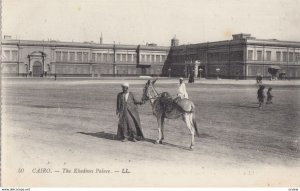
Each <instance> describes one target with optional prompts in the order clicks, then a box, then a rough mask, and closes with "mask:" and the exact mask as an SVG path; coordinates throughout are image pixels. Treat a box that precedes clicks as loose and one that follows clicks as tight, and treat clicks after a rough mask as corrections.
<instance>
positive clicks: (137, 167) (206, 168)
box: [1, 77, 300, 186]
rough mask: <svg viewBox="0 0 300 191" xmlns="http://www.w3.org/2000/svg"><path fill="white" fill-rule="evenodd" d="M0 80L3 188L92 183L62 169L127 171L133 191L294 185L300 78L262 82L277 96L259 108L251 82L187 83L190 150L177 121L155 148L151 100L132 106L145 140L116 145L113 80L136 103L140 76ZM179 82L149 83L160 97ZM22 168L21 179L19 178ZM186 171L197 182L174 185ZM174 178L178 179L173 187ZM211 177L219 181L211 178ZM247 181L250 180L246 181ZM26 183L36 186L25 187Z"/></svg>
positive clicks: (299, 152) (121, 181)
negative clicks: (194, 131) (193, 132)
mask: <svg viewBox="0 0 300 191" xmlns="http://www.w3.org/2000/svg"><path fill="white" fill-rule="evenodd" d="M1 80H2V141H3V142H4V143H5V145H4V146H3V147H2V152H3V155H2V156H3V158H2V161H3V162H4V164H3V169H2V170H3V172H5V173H7V175H9V176H5V177H3V180H2V181H3V182H5V183H7V185H9V184H10V183H14V185H19V186H22V185H25V184H26V186H41V185H45V184H46V185H47V184H49V185H51V184H52V183H53V184H54V183H55V185H56V186H67V185H68V183H70V182H72V185H73V186H76V185H77V182H78V185H85V186H95V182H97V179H99V176H95V175H94V174H91V173H87V174H86V175H84V176H83V175H82V176H77V175H76V174H74V173H72V174H67V173H63V172H68V170H69V171H72V172H73V171H74V169H79V170H81V171H84V170H85V171H89V172H91V170H92V171H93V172H96V169H98V171H99V172H100V170H101V169H102V171H103V172H104V171H105V172H114V173H117V172H118V171H120V172H121V171H122V170H124V168H126V169H127V170H128V171H130V172H131V173H130V174H129V175H128V176H131V178H132V180H139V182H138V183H135V184H136V185H137V186H138V185H139V184H140V185H146V186H147V185H148V186H151V185H153V184H155V185H158V186H159V185H160V186H166V185H170V184H172V185H177V186H199V185H201V186H210V185H214V186H216V185H222V186H226V185H231V186H232V185H236V186H239V185H240V186H247V185H248V186H251V185H256V186H268V184H269V185H270V186H284V185H283V184H281V181H278V180H279V179H280V180H282V177H286V179H284V180H282V181H283V182H285V183H290V184H294V183H295V182H297V181H296V180H295V177H297V176H298V175H299V173H298V172H299V171H297V170H295V169H299V168H300V149H299V148H300V145H299V144H300V138H299V137H300V129H299V124H300V123H299V122H300V116H299V115H300V103H299V95H300V82H299V81H293V80H285V81H264V82H263V83H264V84H265V86H266V87H273V95H274V99H273V104H270V105H263V108H262V109H259V108H258V101H257V98H256V97H257V85H256V81H255V80H205V79H201V80H199V79H197V80H196V81H195V83H194V84H188V83H186V87H187V91H188V93H189V98H190V99H191V100H192V101H193V102H194V103H195V106H196V112H195V113H196V121H197V123H198V130H199V134H200V137H196V138H195V149H194V150H193V151H191V150H189V148H188V146H189V142H190V133H189V131H188V129H187V128H186V126H185V124H184V122H183V121H182V120H166V123H165V140H164V143H163V144H154V142H155V140H156V139H157V136H158V132H157V122H156V118H155V117H154V116H153V115H152V111H151V105H150V103H149V102H147V103H145V104H144V105H141V106H139V113H140V119H141V124H142V128H143V130H144V134H145V137H146V139H145V141H141V142H140V141H139V142H125V143H123V142H121V141H119V140H117V139H116V133H117V123H118V118H117V116H116V114H115V111H116V98H117V94H118V93H119V92H120V91H121V87H120V84H121V83H122V82H124V81H126V82H129V84H130V88H129V89H130V91H131V92H133V93H134V94H135V96H136V98H137V99H138V100H140V99H141V96H142V91H143V87H144V85H145V83H146V82H147V80H148V78H147V77H145V78H136V77H131V78H130V77H128V78H103V77H102V78H57V80H54V78H53V77H49V78H2V79H1ZM185 81H186V79H185ZM177 86H178V79H177V78H159V79H158V80H157V82H156V84H155V87H156V89H157V90H158V92H160V93H161V92H165V91H166V92H169V93H170V94H171V95H173V96H175V95H176V91H177ZM23 167H24V169H23V170H24V173H23V174H21V175H20V174H18V173H19V172H18V169H19V168H23ZM40 168H45V169H46V170H45V171H44V172H48V171H50V172H51V173H50V174H47V175H39V176H38V175H37V174H36V173H34V172H43V170H40ZM47 169H48V170H47ZM99 169H100V170H99ZM126 169H125V170H126ZM77 171H78V170H77ZM185 173H189V175H191V174H193V176H194V177H195V179H194V180H186V179H180V178H179V177H181V176H182V177H183V176H184V174H185ZM265 173H269V174H270V176H274V178H273V179H269V178H270V177H268V176H265ZM297 173H298V174H297ZM283 174H284V175H283ZM224 175H228V176H224ZM296 175H297V176H296ZM9 177H15V179H14V180H10V179H9ZM139 177H143V178H142V179H139ZM151 177H155V178H151ZM164 177H165V179H164ZM172 177H177V178H178V181H176V182H175V183H174V182H173V181H172ZM218 177H226V178H222V179H221V180H219V181H218V182H217V183H216V182H214V180H216V179H218ZM249 177H250V178H251V180H252V181H247V180H249ZM298 177H299V176H298ZM235 178H239V180H240V181H239V182H236V181H235V180H236V179H235ZM276 178H277V179H276ZM31 179H38V180H39V181H32V183H31V185H28V182H30V180H31ZM105 180H109V181H110V184H111V182H116V183H118V185H122V186H128V185H131V183H130V182H126V180H127V179H126V177H124V176H121V175H120V176H119V175H116V176H111V175H109V173H108V175H106V176H104V175H101V181H100V182H99V185H96V186H105V185H106V182H105ZM199 180H201V181H200V182H199ZM204 180H205V181H204ZM222 180H224V182H223V181H222ZM80 181H81V182H80ZM107 184H108V183H107Z"/></svg>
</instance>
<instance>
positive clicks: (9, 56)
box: [2, 50, 18, 61]
mask: <svg viewBox="0 0 300 191" xmlns="http://www.w3.org/2000/svg"><path fill="white" fill-rule="evenodd" d="M2 55H3V57H2V59H3V61H17V60H18V51H17V50H4V51H3V54H2Z"/></svg>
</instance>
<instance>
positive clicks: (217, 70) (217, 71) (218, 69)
mask: <svg viewBox="0 0 300 191" xmlns="http://www.w3.org/2000/svg"><path fill="white" fill-rule="evenodd" d="M219 72H220V68H216V73H217V80H218V79H219Z"/></svg>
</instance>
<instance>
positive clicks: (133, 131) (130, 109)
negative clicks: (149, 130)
mask: <svg viewBox="0 0 300 191" xmlns="http://www.w3.org/2000/svg"><path fill="white" fill-rule="evenodd" d="M137 104H142V103H141V102H140V101H137V100H136V99H135V98H134V95H133V94H132V93H131V92H129V95H128V99H127V101H126V100H125V94H124V93H123V92H121V93H119V94H118V97H117V114H119V123H118V132H117V137H118V139H124V138H136V139H143V138H144V134H143V130H142V128H141V122H140V117H139V113H138V108H137Z"/></svg>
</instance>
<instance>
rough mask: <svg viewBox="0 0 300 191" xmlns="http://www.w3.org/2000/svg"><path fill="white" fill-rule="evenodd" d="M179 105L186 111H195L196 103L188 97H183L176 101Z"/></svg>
mask: <svg viewBox="0 0 300 191" xmlns="http://www.w3.org/2000/svg"><path fill="white" fill-rule="evenodd" d="M176 103H177V105H178V106H179V107H180V108H181V109H182V110H183V111H185V112H194V108H195V106H194V103H193V102H192V101H191V100H189V99H187V98H183V99H177V101H176Z"/></svg>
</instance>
